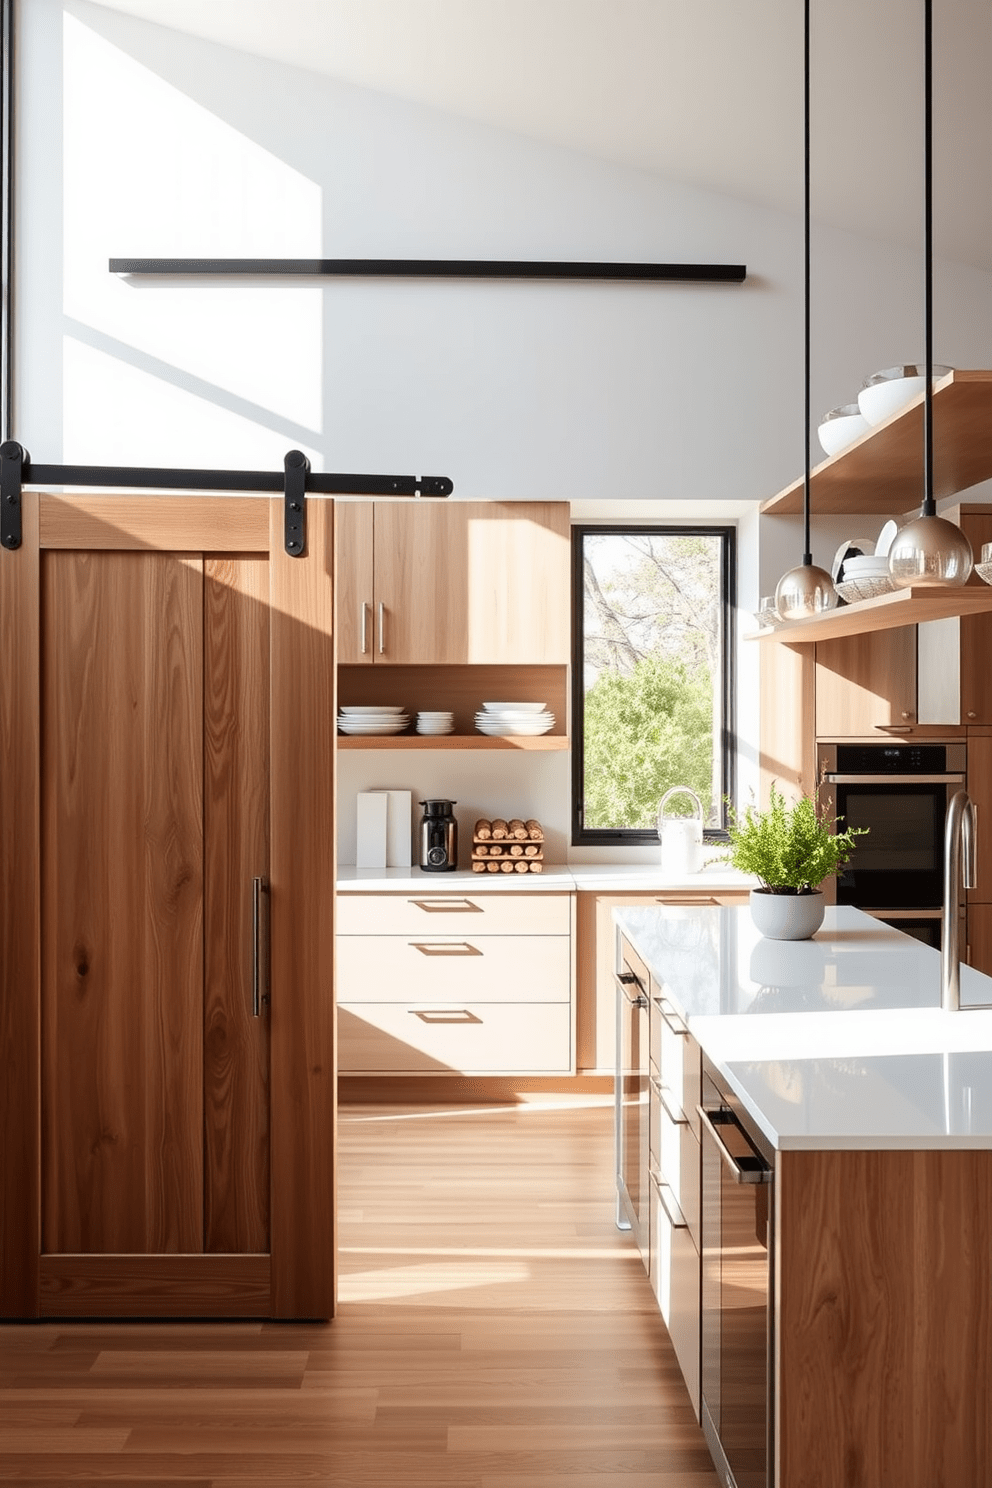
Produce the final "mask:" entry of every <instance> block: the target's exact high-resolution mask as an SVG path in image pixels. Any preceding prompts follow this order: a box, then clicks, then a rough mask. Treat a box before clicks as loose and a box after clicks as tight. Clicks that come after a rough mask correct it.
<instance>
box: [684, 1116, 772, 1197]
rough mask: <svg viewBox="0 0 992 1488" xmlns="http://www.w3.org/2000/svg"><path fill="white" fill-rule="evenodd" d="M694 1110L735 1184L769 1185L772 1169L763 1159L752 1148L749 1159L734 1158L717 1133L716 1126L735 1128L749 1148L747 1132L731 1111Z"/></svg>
mask: <svg viewBox="0 0 992 1488" xmlns="http://www.w3.org/2000/svg"><path fill="white" fill-rule="evenodd" d="M696 1110H697V1111H698V1113H699V1119H700V1120H701V1121H702V1123H703V1126H704V1127H705V1129H706V1131H707V1132H708V1133H709V1135H710V1136H711V1137H712V1138H713V1141H714V1143H715V1144H716V1148H717V1151H718V1152H719V1154H720V1156H721V1157H722V1158H723V1160H724V1162H725V1163H726V1164H727V1167H728V1168H729V1169H730V1171H731V1173H732V1174H733V1178H734V1182H735V1183H771V1181H772V1178H773V1176H774V1169H773V1168H772V1167H770V1166H769V1164H768V1163H766V1162H765V1159H764V1158H763V1157H760V1156H759V1155H758V1153H757V1152H755V1151H754V1148H753V1147H752V1148H751V1156H750V1157H744V1158H741V1157H735V1156H734V1154H733V1153H732V1152H731V1150H730V1148H729V1147H728V1146H727V1145H726V1143H725V1142H724V1140H723V1138H722V1137H721V1135H720V1133H719V1132H718V1131H717V1127H718V1126H735V1127H736V1128H737V1130H738V1131H739V1132H740V1134H741V1136H742V1137H743V1138H744V1140H745V1142H747V1144H748V1146H749V1147H751V1143H750V1141H749V1139H748V1135H747V1132H746V1131H745V1130H744V1128H743V1127H742V1126H741V1124H740V1122H739V1121H738V1120H737V1117H736V1116H735V1115H734V1113H733V1111H731V1110H729V1109H728V1108H727V1107H726V1106H718V1107H717V1109H716V1110H715V1111H708V1110H707V1109H706V1107H705V1106H697V1107H696Z"/></svg>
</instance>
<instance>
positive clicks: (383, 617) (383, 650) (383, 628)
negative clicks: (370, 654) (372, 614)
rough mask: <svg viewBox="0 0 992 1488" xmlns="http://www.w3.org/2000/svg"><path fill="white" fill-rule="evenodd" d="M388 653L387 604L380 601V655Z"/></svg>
mask: <svg viewBox="0 0 992 1488" xmlns="http://www.w3.org/2000/svg"><path fill="white" fill-rule="evenodd" d="M385 654H386V606H385V605H384V604H383V602H382V600H381V599H380V601H379V655H380V656H385Z"/></svg>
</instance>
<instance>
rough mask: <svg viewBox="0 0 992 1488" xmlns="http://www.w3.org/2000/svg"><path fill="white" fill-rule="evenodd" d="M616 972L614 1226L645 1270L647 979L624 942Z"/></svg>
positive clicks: (648, 1237) (647, 1200)
mask: <svg viewBox="0 0 992 1488" xmlns="http://www.w3.org/2000/svg"><path fill="white" fill-rule="evenodd" d="M618 964H619V966H620V970H619V971H618V972H616V974H615V977H616V989H617V1045H616V1048H617V1056H616V1057H617V1069H616V1080H615V1083H614V1099H615V1103H616V1111H615V1138H616V1170H617V1226H618V1228H620V1229H621V1230H631V1231H632V1232H633V1238H634V1239H635V1240H636V1242H637V1246H638V1249H639V1250H640V1252H641V1259H642V1260H643V1262H644V1265H645V1269H647V1268H648V1266H649V1259H650V1246H651V1234H650V1213H651V1209H650V1191H649V1190H650V1184H649V1183H648V1182H647V1181H646V1180H647V1174H648V1144H649V1128H648V1118H649V1110H650V1097H649V1091H650V1078H649V1077H650V1052H649V1016H648V1006H649V1002H648V994H649V988H650V977H649V975H648V971H647V968H646V967H645V965H644V963H643V962H642V961H641V959H640V957H639V956H638V955H637V953H636V952H635V951H634V950H633V949H632V948H631V947H630V946H629V945H628V944H627V942H626V941H625V940H623V939H622V938H621V939H620V941H619V954H618Z"/></svg>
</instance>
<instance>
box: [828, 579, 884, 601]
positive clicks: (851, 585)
mask: <svg viewBox="0 0 992 1488" xmlns="http://www.w3.org/2000/svg"><path fill="white" fill-rule="evenodd" d="M895 587H896V586H895V584H894V583H893V582H892V579H891V578H890V577H889V575H888V574H865V575H864V576H863V577H862V578H860V579H847V580H845V581H844V583H842V584H835V585H834V588H835V589H836V590H837V593H838V594H839V595H840V597H841V599H846V600H847V602H848V604H856V603H857V601H858V600H859V599H877V598H878V596H879V595H880V594H891V593H892V590H893V589H894V588H895Z"/></svg>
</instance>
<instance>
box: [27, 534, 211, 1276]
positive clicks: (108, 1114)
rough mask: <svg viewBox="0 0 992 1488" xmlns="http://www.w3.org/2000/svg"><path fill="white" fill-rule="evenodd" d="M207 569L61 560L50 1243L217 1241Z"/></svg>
mask: <svg viewBox="0 0 992 1488" xmlns="http://www.w3.org/2000/svg"><path fill="white" fill-rule="evenodd" d="M201 607H202V565H201V563H200V560H199V559H192V558H184V557H176V556H174V555H169V554H163V553H128V552H95V551H94V552H69V551H62V552H48V553H45V555H44V557H43V561H42V584H41V616H42V679H43V683H42V685H43V696H42V708H43V717H44V720H45V727H44V732H43V737H42V752H41V761H42V764H41V778H42V863H43V877H42V937H41V943H42V968H43V991H42V1068H43V1086H44V1091H45V1099H44V1105H43V1173H44V1205H43V1215H44V1219H43V1248H44V1249H45V1250H46V1251H52V1252H63V1251H72V1252H77V1251H87V1252H101V1251H109V1252H136V1253H141V1252H170V1251H196V1250H199V1249H201V1247H202V1243H203V1228H202V1227H203V1157H202V1121H203V1115H202V1099H201V1090H202V1076H201V1059H202V1049H201V1044H202V1029H201V1004H202V995H203V919H202V881H203V841H202V809H203V806H202V794H201V771H202V759H201V739H202V690H203V671H202V619H201Z"/></svg>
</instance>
